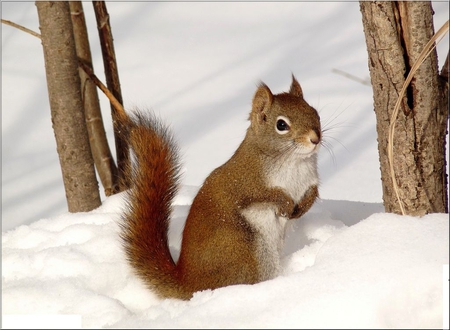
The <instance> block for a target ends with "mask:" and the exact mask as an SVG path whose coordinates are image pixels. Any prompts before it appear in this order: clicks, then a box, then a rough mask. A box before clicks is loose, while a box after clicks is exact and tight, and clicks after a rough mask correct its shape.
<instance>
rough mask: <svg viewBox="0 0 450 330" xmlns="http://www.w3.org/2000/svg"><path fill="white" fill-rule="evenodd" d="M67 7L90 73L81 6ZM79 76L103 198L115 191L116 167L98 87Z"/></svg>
mask: <svg viewBox="0 0 450 330" xmlns="http://www.w3.org/2000/svg"><path fill="white" fill-rule="evenodd" d="M69 4H70V12H71V17H72V24H73V34H74V37H75V47H76V51H77V56H78V59H79V60H80V61H83V63H84V64H86V65H88V66H89V67H90V68H91V69H93V66H92V57H91V50H90V47H89V38H88V33H87V28H86V21H85V18H84V11H83V5H82V3H81V1H70V2H69ZM79 72H80V79H81V92H82V98H83V104H84V114H85V117H86V125H87V130H88V133H89V142H90V145H91V151H92V156H93V157H94V162H95V166H96V167H97V172H98V174H99V177H100V180H101V182H102V185H103V187H104V189H105V195H106V196H109V195H111V194H113V193H114V192H115V191H116V190H117V187H116V186H117V183H116V181H117V167H116V164H115V163H114V159H113V157H112V155H111V151H110V149H109V145H108V141H107V139H106V132H105V128H104V126H103V118H102V113H101V110H100V103H99V99H98V93H97V86H96V85H95V84H94V82H92V80H91V79H90V78H89V76H88V74H87V73H86V72H84V70H83V69H81V68H80V69H79Z"/></svg>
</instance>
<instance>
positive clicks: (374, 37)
mask: <svg viewBox="0 0 450 330" xmlns="http://www.w3.org/2000/svg"><path fill="white" fill-rule="evenodd" d="M360 9H361V13H362V20H363V26H364V33H365V38H366V44H367V50H368V54H369V69H370V77H371V81H372V88H373V97H374V109H375V113H376V117H377V133H378V151H379V158H380V167H381V179H382V186H383V201H384V206H385V209H386V211H387V212H394V213H401V210H400V207H399V202H398V200H397V197H396V194H395V192H394V188H393V184H392V178H391V173H390V171H389V160H388V154H387V144H388V130H389V125H390V121H391V115H392V112H393V109H394V105H395V103H396V101H397V98H398V96H399V92H400V90H401V88H402V86H403V83H404V81H405V78H406V76H407V75H408V73H409V71H410V68H411V67H412V66H413V64H414V63H415V61H416V60H417V57H418V55H419V54H420V52H421V51H422V49H423V48H424V46H425V44H426V43H427V42H428V41H429V40H430V39H431V37H432V36H433V34H434V27H433V20H432V15H433V9H432V7H431V3H430V2H368V1H367V2H366V1H360ZM443 95H444V93H443V91H442V84H441V83H439V71H438V65H437V55H436V52H435V51H433V52H432V53H431V54H430V55H429V56H428V57H427V58H426V60H425V61H424V62H423V64H422V65H421V66H420V68H419V69H418V70H417V72H416V73H415V75H414V78H413V79H412V81H411V84H410V86H409V87H408V89H407V92H406V95H405V96H404V97H403V99H402V103H401V108H400V111H399V113H398V116H397V118H396V126H395V137H394V141H393V150H394V152H393V166H394V169H395V180H396V182H397V185H398V188H399V197H400V199H401V200H402V202H403V205H404V209H405V213H406V214H409V215H415V216H420V215H424V214H426V213H433V212H448V196H447V174H446V166H445V137H446V134H447V116H448V109H447V107H446V106H445V107H444V106H443V104H444V102H442V98H443V97H444V96H443Z"/></svg>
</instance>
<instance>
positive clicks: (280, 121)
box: [277, 119, 290, 132]
mask: <svg viewBox="0 0 450 330" xmlns="http://www.w3.org/2000/svg"><path fill="white" fill-rule="evenodd" d="M289 129H290V127H289V125H288V123H286V122H285V121H284V120H283V119H278V120H277V130H278V131H280V132H283V131H289Z"/></svg>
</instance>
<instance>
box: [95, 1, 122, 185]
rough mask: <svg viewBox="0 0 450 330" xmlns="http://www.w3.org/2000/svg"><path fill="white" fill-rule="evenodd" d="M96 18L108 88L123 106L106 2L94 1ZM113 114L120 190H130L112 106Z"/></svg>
mask: <svg viewBox="0 0 450 330" xmlns="http://www.w3.org/2000/svg"><path fill="white" fill-rule="evenodd" d="M92 4H93V6H94V12H95V18H96V20H97V28H98V33H99V37H100V44H101V49H102V55H103V65H104V67H105V78H106V86H107V87H108V89H109V90H110V91H111V93H112V94H113V95H114V97H115V98H116V99H117V100H118V101H119V102H120V104H122V105H123V100H122V92H121V89H120V80H119V73H118V70H117V62H116V55H115V52H114V42H113V37H112V32H111V26H110V24H109V14H108V11H107V10H106V4H105V2H104V1H93V2H92ZM111 114H112V120H113V128H114V139H115V142H116V158H117V168H118V176H119V178H118V182H119V190H120V191H122V190H125V189H127V188H129V186H130V184H129V182H128V175H127V173H126V171H127V168H128V163H129V161H130V160H129V154H128V153H129V151H128V146H127V144H126V143H125V141H124V140H123V139H122V136H121V134H120V131H121V128H120V127H119V125H118V120H117V116H118V114H117V109H116V108H115V107H114V105H113V104H111Z"/></svg>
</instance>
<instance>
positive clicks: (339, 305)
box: [2, 1, 449, 328]
mask: <svg viewBox="0 0 450 330" xmlns="http://www.w3.org/2000/svg"><path fill="white" fill-rule="evenodd" d="M107 6H108V11H109V14H110V17H111V24H112V30H113V35H114V42H115V50H116V56H117V61H118V67H119V74H120V79H121V87H122V93H123V97H124V102H125V106H126V107H132V106H139V107H143V108H148V109H151V110H153V111H154V112H156V113H157V114H158V115H159V116H160V117H162V118H163V119H164V120H165V121H166V122H167V123H170V125H171V127H172V130H173V131H174V133H175V135H176V137H177V139H178V141H179V143H180V146H181V150H182V156H183V157H182V159H183V164H184V167H183V171H184V174H183V183H184V185H185V186H184V187H183V189H182V191H181V193H180V195H179V196H178V197H177V199H176V203H175V204H176V209H175V212H174V215H173V225H172V227H171V234H170V238H171V242H172V243H171V244H172V249H173V250H174V251H175V253H176V251H177V249H178V248H179V243H180V235H181V230H182V226H183V221H184V218H185V216H186V214H187V210H188V207H189V204H190V202H191V200H192V198H193V196H194V195H195V191H196V189H197V188H198V186H199V185H200V184H201V183H202V181H203V180H204V178H205V177H206V176H207V175H208V174H209V172H210V171H211V170H213V169H214V168H215V167H217V166H219V165H221V164H222V163H223V162H224V161H226V160H227V159H228V158H229V157H230V155H231V154H232V153H233V151H234V150H235V149H236V147H237V146H238V145H239V143H240V142H241V140H242V138H243V136H244V134H245V130H246V128H247V126H248V121H247V117H248V112H249V110H250V104H251V99H252V96H253V93H254V92H255V90H256V86H257V84H258V83H259V81H264V82H265V83H266V84H267V85H268V86H269V87H270V88H271V89H272V92H274V93H278V92H281V91H286V90H287V89H288V88H289V84H290V81H291V78H290V76H291V73H294V74H295V75H296V77H297V79H298V80H299V82H300V84H301V85H302V88H303V91H304V94H305V98H306V100H307V101H308V102H309V103H310V104H311V105H312V106H314V107H315V108H316V109H317V110H318V111H319V113H320V116H321V118H322V123H323V126H324V128H327V127H328V128H329V131H328V132H327V133H326V135H325V139H326V141H327V143H328V144H330V145H331V152H329V151H328V150H326V149H325V148H322V150H321V151H320V153H319V173H320V177H321V186H320V195H321V200H320V201H319V202H318V203H316V204H315V206H314V207H313V208H312V209H311V211H310V212H309V213H308V214H306V215H305V216H304V217H303V218H302V219H300V220H297V221H293V222H291V223H290V224H289V225H290V226H289V228H288V231H287V238H286V245H285V251H284V255H283V264H284V274H283V276H280V277H279V278H276V279H274V280H272V281H268V282H264V283H260V284H257V285H253V286H248V285H241V286H233V287H228V288H222V289H218V290H214V291H205V292H200V293H197V294H196V295H195V296H194V298H193V299H192V300H191V301H189V302H181V301H175V300H164V301H162V300H159V299H157V298H156V297H155V296H154V295H153V294H152V293H151V292H150V291H149V290H147V289H146V288H144V287H143V286H142V284H141V283H140V281H139V280H137V279H136V278H135V276H134V275H133V273H132V272H131V270H130V269H129V267H128V265H127V264H126V263H125V262H124V257H123V254H122V251H121V248H120V244H119V240H118V237H117V231H118V227H117V221H118V217H119V214H120V211H121V207H122V206H123V200H122V195H118V196H113V197H110V198H107V199H106V198H105V197H104V196H103V199H104V204H103V205H102V206H101V207H100V208H99V209H97V210H94V211H92V212H89V213H82V214H69V213H67V211H66V203H65V196H64V187H63V184H62V180H61V174H60V168H59V161H58V156H57V153H56V144H55V142H54V136H53V132H52V127H51V121H50V109H49V104H48V96H47V86H46V80H45V71H44V62H43V52H42V46H41V43H40V40H39V39H37V38H35V37H33V36H31V35H29V34H26V33H24V32H21V31H18V30H16V29H14V28H12V27H9V26H5V25H2V299H3V301H2V314H8V315H10V314H35V315H36V314H39V315H54V314H61V315H62V314H64V315H66V314H75V315H81V320H82V325H83V326H84V327H155V328H158V327H211V328H215V327H277V328H279V327H290V328H299V327H348V328H354V327H366V328H371V327H434V328H436V327H437V328H440V327H442V319H443V309H445V307H444V306H445V305H444V304H443V301H446V300H445V299H443V297H442V292H443V283H446V285H447V288H448V281H445V278H446V279H447V280H448V271H447V272H446V273H445V276H444V280H443V265H444V264H448V263H449V257H448V249H449V234H448V232H449V225H448V215H446V214H433V215H428V216H426V217H423V218H410V217H400V216H395V215H389V214H384V213H383V206H382V204H381V202H382V192H381V183H380V171H379V164H378V152H377V144H376V131H375V115H374V113H373V108H372V102H373V100H372V91H371V88H370V86H369V85H367V84H364V83H362V82H367V81H368V80H369V72H368V67H367V54H366V46H365V42H364V34H363V30H362V23H361V14H360V12H359V5H358V3H357V2H345V3H343V2H342V3H341V2H333V3H321V2H319V3H314V2H295V3H289V2H282V3H280V2H261V3H258V2H244V3H237V2H233V3H225V2H220V3H214V2H195V3H182V2H176V3H163V2H151V3H147V2H135V3H125V2H108V3H107ZM433 8H434V9H435V12H436V14H435V30H437V29H438V28H439V27H440V26H441V25H442V24H443V23H444V22H445V21H446V20H448V18H449V14H448V12H449V5H448V2H447V1H445V2H433ZM84 9H85V15H86V20H87V24H88V29H89V33H90V35H89V37H90V41H91V49H92V53H93V60H94V67H95V70H96V73H97V75H98V76H99V77H100V79H102V80H103V81H104V76H103V74H102V59H101V53H100V49H99V45H98V44H99V42H98V34H97V29H96V23H95V17H94V14H93V10H92V6H91V4H90V3H89V2H88V3H84ZM2 18H3V19H7V20H11V21H13V22H15V23H18V24H21V25H24V26H26V27H28V28H30V29H32V30H34V31H36V32H39V24H38V17H37V11H36V7H35V5H34V3H33V2H20V3H19V2H2ZM448 49H449V43H448V38H445V40H444V41H443V42H441V43H440V44H439V45H438V55H439V60H440V66H441V65H442V63H443V61H444V59H445V56H446V54H447V51H448ZM337 70H339V71H342V72H346V73H348V74H351V75H353V76H355V77H356V78H358V79H360V80H361V81H362V82H360V81H356V80H352V79H349V78H347V77H344V76H343V75H341V74H338V73H337ZM100 98H101V104H102V109H103V111H104V114H103V116H104V121H105V126H106V129H107V133H108V137H109V140H110V141H112V130H111V121H110V119H109V117H110V116H109V103H108V101H107V100H106V98H105V97H103V95H100ZM111 149H112V150H113V152H114V145H113V144H111ZM447 270H448V268H447ZM447 297H448V293H447ZM447 306H448V305H447ZM446 315H447V316H448V314H446ZM25 319H26V318H24V317H23V316H21V317H20V319H19V320H15V321H16V322H18V321H20V320H22V321H23V320H25ZM33 322H34V323H32V324H33V326H34V327H36V326H37V325H38V323H36V318H34V319H33ZM16 324H17V323H16ZM73 324H74V323H71V325H73ZM75 324H76V322H75ZM447 324H448V323H447ZM3 325H5V324H3ZM46 326H48V324H46Z"/></svg>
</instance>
